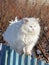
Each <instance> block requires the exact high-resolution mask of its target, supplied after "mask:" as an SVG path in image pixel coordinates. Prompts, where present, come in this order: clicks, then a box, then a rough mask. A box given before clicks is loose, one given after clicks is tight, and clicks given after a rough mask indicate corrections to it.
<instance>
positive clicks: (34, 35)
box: [3, 17, 40, 55]
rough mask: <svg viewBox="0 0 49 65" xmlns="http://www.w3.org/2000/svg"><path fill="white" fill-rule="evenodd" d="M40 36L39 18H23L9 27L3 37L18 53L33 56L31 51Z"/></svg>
mask: <svg viewBox="0 0 49 65" xmlns="http://www.w3.org/2000/svg"><path fill="white" fill-rule="evenodd" d="M39 35H40V25H39V19H38V18H33V17H32V18H23V19H21V20H19V21H18V22H15V23H12V24H11V25H9V26H8V27H7V30H6V31H5V32H4V34H3V37H4V39H5V40H6V41H7V42H8V45H10V47H11V48H12V49H15V50H16V51H17V52H18V53H20V54H21V53H22V51H23V52H24V53H25V54H28V55H31V51H32V49H33V47H34V46H35V44H36V43H37V40H38V38H39Z"/></svg>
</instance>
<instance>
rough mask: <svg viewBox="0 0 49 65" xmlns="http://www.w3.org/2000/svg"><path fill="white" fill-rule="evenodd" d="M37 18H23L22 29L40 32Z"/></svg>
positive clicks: (28, 31) (27, 31) (29, 31)
mask: <svg viewBox="0 0 49 65" xmlns="http://www.w3.org/2000/svg"><path fill="white" fill-rule="evenodd" d="M39 21H40V20H39V18H23V22H24V25H23V26H22V28H23V31H24V32H26V33H35V34H39V33H40V25H39Z"/></svg>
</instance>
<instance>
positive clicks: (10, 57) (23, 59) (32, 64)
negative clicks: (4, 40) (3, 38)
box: [0, 45, 49, 65]
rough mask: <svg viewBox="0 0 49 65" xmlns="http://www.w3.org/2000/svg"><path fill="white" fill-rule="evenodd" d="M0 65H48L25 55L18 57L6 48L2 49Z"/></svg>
mask: <svg viewBox="0 0 49 65" xmlns="http://www.w3.org/2000/svg"><path fill="white" fill-rule="evenodd" d="M0 65H49V64H47V63H45V62H44V61H40V60H37V58H31V57H30V56H27V55H19V54H18V53H16V52H15V51H14V50H11V49H10V48H9V47H7V46H5V45H4V46H3V47H2V51H1V55H0Z"/></svg>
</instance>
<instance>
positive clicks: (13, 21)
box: [9, 16, 18, 25]
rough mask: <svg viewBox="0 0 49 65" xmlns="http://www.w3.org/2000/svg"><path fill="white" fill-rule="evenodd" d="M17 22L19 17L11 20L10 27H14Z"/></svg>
mask: <svg viewBox="0 0 49 65" xmlns="http://www.w3.org/2000/svg"><path fill="white" fill-rule="evenodd" d="M16 22H18V18H17V16H16V17H15V20H11V21H9V23H10V24H9V25H12V24H14V23H16Z"/></svg>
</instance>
